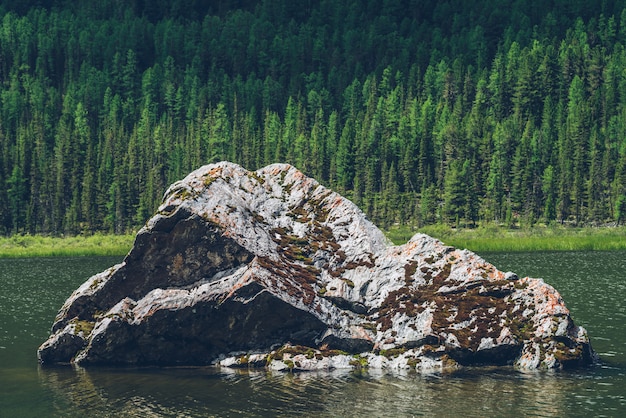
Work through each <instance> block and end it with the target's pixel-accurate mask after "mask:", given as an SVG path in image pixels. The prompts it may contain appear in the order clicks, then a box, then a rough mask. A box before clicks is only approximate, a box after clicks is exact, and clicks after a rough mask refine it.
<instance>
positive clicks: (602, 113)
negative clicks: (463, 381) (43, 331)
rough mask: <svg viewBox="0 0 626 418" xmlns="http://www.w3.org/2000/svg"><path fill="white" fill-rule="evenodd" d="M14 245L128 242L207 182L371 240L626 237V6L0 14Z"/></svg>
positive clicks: (93, 6)
mask: <svg viewBox="0 0 626 418" xmlns="http://www.w3.org/2000/svg"><path fill="white" fill-rule="evenodd" d="M0 19H1V20H0V83H1V84H0V234H12V233H46V234H67V233H69V234H75V233H83V232H91V231H106V232H116V233H117V232H125V231H128V230H130V229H133V228H136V227H137V226H139V225H142V224H143V222H144V221H145V220H146V219H147V217H148V216H150V215H151V214H152V213H153V211H154V210H155V208H156V207H157V206H158V204H159V202H160V200H161V196H162V193H163V192H164V190H165V188H166V187H167V186H168V185H169V184H170V183H171V182H173V181H175V180H178V179H180V178H182V177H183V176H184V175H186V174H187V173H188V172H189V171H191V170H193V169H195V168H197V167H199V166H200V165H202V164H206V163H209V162H215V161H219V160H230V161H234V162H236V163H239V164H241V165H243V166H245V167H246V168H249V169H256V168H259V167H262V166H265V165H267V164H270V163H273V162H289V163H291V164H294V165H295V166H297V167H298V168H300V169H302V170H303V171H304V172H305V173H306V174H308V175H311V176H314V177H315V178H317V179H319V180H320V181H321V182H322V183H323V184H326V185H328V186H330V187H332V188H334V189H336V190H338V191H339V192H341V193H343V194H344V195H346V196H347V197H349V198H351V199H352V200H353V201H354V202H355V203H357V204H358V205H360V206H361V207H362V208H363V209H364V210H365V211H366V213H367V214H368V215H369V216H370V218H372V219H373V220H374V222H376V223H378V224H379V225H381V226H383V227H385V226H389V225H391V224H393V223H405V224H414V225H424V224H429V223H437V222H444V223H450V224H455V225H469V226H471V225H474V224H476V223H480V222H498V223H507V224H511V223H514V222H522V223H525V224H533V223H536V222H545V223H550V222H566V223H571V224H579V225H580V224H585V225H589V224H605V223H607V222H616V221H617V222H623V221H624V220H625V219H626V70H625V69H626V48H625V47H626V1H608V0H605V1H599V0H598V1H582V0H577V1H569V0H552V1H531V0H526V1H524V0H516V1H512V0H500V1H497V0H477V1H472V2H466V1H461V0H449V1H435V0H425V1H419V0H405V1H403V0H386V1H369V2H362V1H355V0H344V1H331V0H319V1H315V0H307V1H302V2H293V1H291V0H260V1H246V0H239V1H236V0H232V1H220V2H212V1H201V0H196V1H182V0H178V1H166V0H160V1H149V0H135V1H127V0H101V1H98V2H93V1H90V0H89V1H87V0H82V1H54V0H53V1H44V0H40V1H34V0H33V1H22V0H20V1H17V0H13V1H0Z"/></svg>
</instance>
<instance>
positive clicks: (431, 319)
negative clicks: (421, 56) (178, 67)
mask: <svg viewBox="0 0 626 418" xmlns="http://www.w3.org/2000/svg"><path fill="white" fill-rule="evenodd" d="M38 357H39V360H40V362H41V363H43V364H55V363H77V364H80V365H89V364H103V365H210V364H220V365H222V366H229V367H268V368H270V369H272V370H281V369H301V370H313V369H329V368H342V367H353V368H363V367H370V368H381V369H391V370H393V369H397V370H407V369H409V370H410V369H413V370H417V371H430V370H440V369H448V368H456V367H459V366H464V365H514V366H516V367H518V368H520V369H536V368H562V367H569V366H579V365H584V364H588V363H592V362H593V361H594V359H595V357H596V356H595V353H594V352H593V350H592V349H591V346H590V344H589V339H588V336H587V333H586V331H585V329H584V328H582V327H580V326H577V325H575V324H574V323H573V321H572V319H571V318H570V315H569V310H568V309H567V308H566V307H565V305H564V303H563V300H562V299H561V297H560V295H559V293H558V292H557V291H556V290H555V289H554V288H553V287H551V286H550V285H548V284H546V283H544V282H543V281H542V280H540V279H531V278H518V277H517V276H516V275H515V274H513V273H504V272H501V271H499V270H498V269H497V268H495V267H494V266H493V265H491V264H489V263H487V262H486V261H485V260H483V259H482V258H480V257H479V256H477V255H475V254H473V253H471V252H469V251H467V250H458V249H455V248H452V247H449V246H445V245H444V244H442V243H441V242H440V241H438V240H436V239H434V238H431V237H429V236H427V235H423V234H417V235H415V236H414V237H413V238H411V240H410V241H409V242H408V243H406V244H405V245H401V246H393V245H391V243H389V241H388V240H387V239H386V238H385V236H384V235H383V233H382V232H381V231H380V230H379V229H378V228H376V227H375V226H374V225H373V224H372V223H371V222H369V221H368V220H367V219H366V217H365V216H364V214H363V213H362V212H361V211H360V210H359V209H358V208H357V207H356V206H355V205H354V204H353V203H351V202H350V201H348V200H347V199H345V198H343V197H341V196H340V195H339V194H337V193H335V192H333V191H331V190H329V189H327V188H325V187H323V186H321V185H320V184H319V183H318V182H317V181H315V180H313V179H311V178H308V177H306V176H305V175H304V174H302V173H301V172H300V171H298V170H297V169H295V168H294V167H292V166H290V165H286V164H273V165H270V166H268V167H265V168H262V169H260V170H258V171H254V172H251V171H247V170H245V169H244V168H242V167H240V166H238V165H235V164H232V163H228V162H221V163H218V164H212V165H207V166H204V167H202V168H200V169H198V170H196V171H194V172H193V173H191V174H189V175H188V176H187V177H186V178H185V179H184V180H182V181H179V182H177V183H174V184H173V185H172V186H170V188H169V189H168V190H167V192H166V194H165V197H164V200H163V204H162V205H161V206H160V208H159V210H158V212H157V214H156V215H154V216H153V217H152V218H151V219H150V220H149V221H148V222H147V224H146V226H145V227H144V228H142V229H141V231H139V233H138V234H137V237H136V240H135V244H134V246H133V248H132V249H131V251H130V252H129V254H128V255H127V256H126V258H125V259H124V261H123V262H122V263H121V264H118V265H116V266H113V267H111V268H110V269H108V270H106V271H104V272H102V273H99V274H97V275H95V276H93V277H91V278H90V279H89V280H87V281H86V282H85V283H84V284H83V285H82V286H80V287H79V288H78V289H77V290H76V291H75V292H74V293H73V294H72V295H71V296H70V298H69V299H68V300H67V301H66V302H65V304H64V305H63V307H62V308H61V310H60V311H59V313H58V315H57V317H56V319H55V322H54V325H53V327H52V335H51V336H50V338H49V339H48V340H47V341H46V342H44V343H43V344H42V346H41V347H40V348H39V351H38Z"/></svg>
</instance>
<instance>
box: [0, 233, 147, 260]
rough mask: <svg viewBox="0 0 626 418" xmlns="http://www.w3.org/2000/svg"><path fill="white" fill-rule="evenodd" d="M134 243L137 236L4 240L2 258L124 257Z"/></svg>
mask: <svg viewBox="0 0 626 418" xmlns="http://www.w3.org/2000/svg"><path fill="white" fill-rule="evenodd" d="M134 239H135V235H134V234H133V235H104V234H94V235H89V236H72V237H49V236H41V235H13V236H11V237H1V238H0V258H9V257H11V258H25V257H56V256H61V257H69V256H124V255H126V254H127V253H128V251H129V250H130V248H131V247H132V245H133V240H134Z"/></svg>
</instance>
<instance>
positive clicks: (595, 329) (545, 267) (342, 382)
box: [0, 252, 626, 418]
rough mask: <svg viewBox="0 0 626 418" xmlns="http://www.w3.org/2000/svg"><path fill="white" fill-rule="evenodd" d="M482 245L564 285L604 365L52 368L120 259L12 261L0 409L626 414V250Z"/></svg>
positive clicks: (502, 261) (0, 330)
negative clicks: (79, 293) (422, 370)
mask: <svg viewBox="0 0 626 418" xmlns="http://www.w3.org/2000/svg"><path fill="white" fill-rule="evenodd" d="M482 255H483V257H484V258H486V259H487V260H489V261H491V262H492V263H494V264H495V265H496V266H497V267H498V268H500V269H501V270H504V271H507V270H511V271H515V272H516V273H518V274H519V275H520V276H531V277H542V278H544V279H545V280H546V282H548V283H550V284H552V285H554V286H555V287H556V288H557V289H558V290H559V291H560V293H561V295H562V296H563V298H564V300H565V302H566V304H567V306H568V307H569V308H570V310H571V312H572V316H573V318H574V320H575V321H576V322H577V323H578V324H581V325H583V326H585V327H586V328H587V330H588V331H589V335H590V336H591V340H592V344H593V347H594V349H595V350H596V351H597V352H598V353H600V356H601V358H602V364H601V365H599V366H595V367H591V368H587V369H582V370H576V371H572V372H545V371H544V372H533V373H520V372H515V371H513V370H512V369H508V368H504V369H502V368H501V369H491V370H471V369H465V370H462V371H460V372H457V373H453V374H444V375H440V374H435V375H429V376H420V375H415V374H407V375H404V376H399V375H386V374H377V373H374V372H370V373H364V374H356V373H353V372H345V371H342V372H336V373H322V374H317V373H296V374H289V373H268V372H265V371H260V372H241V371H240V372H236V371H233V372H227V371H224V370H216V369H213V368H190V369H172V368H170V369H158V368H151V369H107V368H97V369H91V368H90V369H87V370H85V369H73V368H71V367H54V368H48V367H46V368H40V367H39V366H38V364H37V359H36V350H37V347H38V346H39V344H41V343H42V342H43V341H44V340H45V339H46V338H47V336H48V333H49V329H50V326H51V325H52V321H53V319H54V316H55V315H56V312H57V310H58V309H59V308H60V307H61V304H62V303H63V301H64V300H65V299H66V298H67V297H68V296H69V294H70V293H71V292H72V291H73V290H74V289H75V288H76V287H78V286H79V285H80V284H81V283H82V282H83V281H84V280H85V279H87V278H88V277H89V276H90V275H92V274H93V273H96V272H99V271H102V270H104V269H105V268H107V267H109V266H111V265H113V264H115V263H116V262H119V261H120V260H119V259H117V258H51V259H19V260H1V259H0V417H1V418H4V417H30V416H32V417H43V416H62V417H66V416H67V417H84V416H95V417H109V416H110V417H113V416H131V417H132V416H137V417H139V416H141V417H147V416H148V417H149V416H154V417H160V416H171V417H187V416H189V417H192V416H225V417H239V416H278V415H280V416H315V417H317V416H319V417H322V416H323V417H328V416H334V417H353V416H354V417H357V416H358V417H360V416H368V417H393V416H460V415H461V416H465V417H471V416H626V252H558V253H552V252H545V253H522V254H504V253H497V254H482Z"/></svg>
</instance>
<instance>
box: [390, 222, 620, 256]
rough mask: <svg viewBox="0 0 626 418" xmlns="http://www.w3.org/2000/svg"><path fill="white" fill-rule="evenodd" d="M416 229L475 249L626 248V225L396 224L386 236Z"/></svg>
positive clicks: (402, 237)
mask: <svg viewBox="0 0 626 418" xmlns="http://www.w3.org/2000/svg"><path fill="white" fill-rule="evenodd" d="M416 232H423V233H425V234H428V235H431V236H433V237H435V238H438V239H440V240H441V241H443V242H444V243H446V244H448V245H452V246H454V247H457V248H467V249H469V250H472V251H475V252H504V251H506V252H515V251H575V250H594V251H609V250H626V227H619V228H614V227H603V228H573V227H562V226H550V227H543V226H535V227H533V228H525V229H508V228H504V227H498V226H486V227H479V228H475V229H455V228H450V227H448V226H445V225H431V226H427V227H424V228H420V229H412V228H410V227H394V228H392V229H390V230H389V231H387V236H388V237H389V239H390V240H391V241H393V242H394V243H395V244H402V243H405V242H406V241H407V240H408V239H409V238H411V236H413V234H415V233H416Z"/></svg>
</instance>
